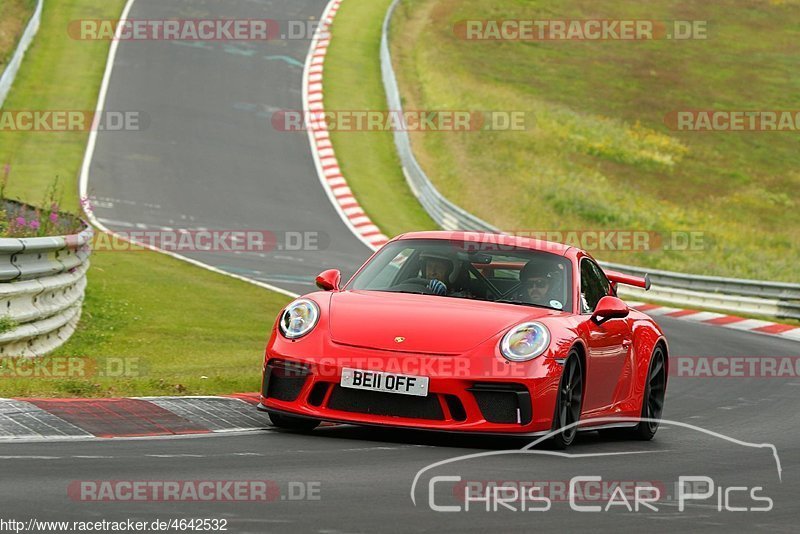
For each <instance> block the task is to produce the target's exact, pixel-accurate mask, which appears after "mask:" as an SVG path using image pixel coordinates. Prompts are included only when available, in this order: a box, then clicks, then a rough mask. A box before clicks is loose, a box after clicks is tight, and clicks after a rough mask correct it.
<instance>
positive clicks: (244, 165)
mask: <svg viewBox="0 0 800 534" xmlns="http://www.w3.org/2000/svg"><path fill="white" fill-rule="evenodd" d="M324 3H325V2H324V1H323V0H273V1H257V0H226V1H225V2H220V1H210V0H206V1H204V2H189V1H187V0H183V1H179V0H137V2H136V3H135V5H134V7H133V11H132V13H131V17H132V18H136V19H147V18H149V19H156V18H173V17H175V18H202V17H206V16H208V17H213V16H218V15H220V16H221V15H224V16H225V17H231V18H248V17H252V18H265V17H270V18H276V19H308V18H309V17H318V16H319V14H320V13H321V11H322V9H323V7H324ZM307 47H308V41H299V40H298V41H274V42H268V43H266V44H264V43H258V44H255V43H246V44H242V45H239V44H236V45H229V44H223V43H205V44H203V45H202V46H201V45H195V46H187V45H186V44H185V43H184V44H177V43H170V42H136V43H122V44H121V46H120V48H119V52H118V54H117V59H116V68H115V70H114V74H113V76H112V79H111V86H110V88H109V95H108V99H107V101H106V109H111V110H114V109H116V110H142V111H146V112H147V113H148V114H149V115H150V118H151V121H150V123H149V125H148V128H147V129H146V130H144V131H142V132H140V133H132V132H124V133H122V132H116V133H112V132H109V133H103V134H101V135H100V136H99V138H98V143H97V149H96V152H95V158H94V161H93V163H92V167H91V175H90V180H89V187H90V192H91V194H92V195H94V196H96V197H97V198H98V199H99V202H97V203H96V206H95V208H94V209H95V215H96V216H97V217H98V218H100V219H101V221H102V222H103V223H104V224H106V226H108V227H110V228H112V229H115V230H120V231H129V230H131V229H136V228H138V229H144V228H155V229H157V228H161V227H170V228H187V229H194V228H209V229H267V230H270V231H274V232H276V233H280V232H285V231H316V232H324V233H325V235H326V236H327V243H326V248H325V250H320V251H293V252H285V251H275V252H274V253H267V254H264V255H263V257H262V256H259V255H258V254H251V253H241V254H233V253H218V252H217V253H207V254H199V253H195V254H190V256H191V257H193V258H195V259H198V260H201V261H204V262H206V263H208V264H210V265H214V266H217V267H219V268H221V269H224V270H228V271H230V272H234V273H236V274H242V275H244V276H249V277H252V278H254V279H258V280H262V281H266V282H268V283H270V284H273V285H276V286H278V287H281V288H285V289H287V290H290V291H294V292H298V293H302V292H304V291H308V290H309V289H310V288H311V287H312V282H311V280H312V277H313V275H315V274H317V273H318V272H319V271H321V270H323V269H325V268H331V267H340V268H342V270H343V271H344V273H345V275H348V274H349V273H352V272H353V271H354V269H355V268H356V267H357V266H358V265H360V264H361V263H362V261H363V260H364V259H365V258H366V257H367V255H368V254H369V250H368V249H367V248H366V247H365V246H364V245H363V244H361V242H360V241H359V240H358V239H356V238H355V237H354V236H353V235H352V234H351V233H350V232H349V230H348V229H347V227H346V226H345V225H344V224H343V223H342V222H341V221H340V220H339V218H338V216H337V214H336V212H335V211H334V209H333V208H332V207H331V206H330V204H329V201H328V199H327V197H326V196H325V194H324V192H323V190H322V188H321V186H320V184H319V181H318V178H317V176H316V174H315V169H314V166H313V162H312V158H311V155H310V152H309V148H308V140H307V137H306V136H305V134H303V133H300V134H287V133H281V132H276V131H275V130H273V129H272V127H271V125H270V123H269V119H268V114H269V112H270V110H273V109H298V108H299V107H300V99H301V97H300V80H301V73H302V68H301V67H300V64H301V63H302V62H303V61H304V58H305V54H306V50H307ZM267 58H269V59H267ZM255 290H257V289H254V291H255ZM271 320H272V318H265V330H266V329H267V328H268V326H267V325H268V323H269V322H270V321H271ZM659 322H660V323H661V324H662V326H663V328H664V329H665V331H666V333H667V336H668V339H669V341H670V349H671V356H672V357H673V358H675V357H679V356H723V357H735V356H795V357H798V356H800V343H797V342H793V341H790V340H784V339H780V338H777V337H771V336H767V335H760V334H755V333H748V332H739V331H735V330H729V329H724V328H718V327H711V326H705V325H699V324H694V323H691V322H687V321H680V320H675V319H667V318H664V319H662V320H660V321H659ZM798 414H800V378H796V377H795V378H766V377H763V378H719V377H717V378H684V377H671V378H670V383H669V386H668V395H667V402H666V408H665V412H664V418H665V419H667V420H672V421H678V422H682V423H686V424H690V425H696V426H698V427H702V428H703V429H706V430H710V431H713V432H715V433H718V434H721V435H724V436H729V437H731V438H735V439H736V440H740V442H748V443H755V444H762V443H769V444H773V445H774V446H775V447H776V449H777V453H778V457H779V460H780V467H781V469H782V471H781V472H780V475H779V471H778V469H777V464H776V460H775V458H774V457H773V455H772V452H771V450H770V449H769V448H763V447H762V448H756V447H752V446H748V445H746V444H743V443H734V442H732V441H729V440H726V439H724V438H722V437H719V436H713V435H710V434H707V433H703V432H701V431H698V430H696V429H692V428H686V427H683V426H680V425H675V424H664V425H663V427H662V428H661V429H660V430H659V433H658V435H657V436H656V439H655V440H654V441H652V442H645V443H642V442H629V441H622V440H615V439H613V438H608V437H600V436H598V435H597V434H596V433H587V434H584V435H582V436H581V437H580V438H579V440H578V442H577V443H576V444H575V445H574V446H573V447H572V448H571V449H570V450H569V453H570V454H573V455H586V454H593V453H612V454H608V455H605V456H595V457H580V456H578V457H562V456H554V455H552V454H547V452H548V450H547V449H546V448H541V447H538V448H536V449H535V450H536V451H541V453H533V454H521V453H517V454H508V455H496V456H492V457H486V458H477V459H465V460H464V461H462V462H456V463H453V464H448V466H441V467H439V468H436V469H434V470H432V471H428V472H426V473H423V474H422V475H421V477H420V482H419V483H418V485H417V487H416V490H415V498H416V505H415V504H414V503H413V502H412V499H411V489H412V482H413V481H414V478H415V475H416V474H417V472H418V471H419V470H420V469H423V468H425V467H426V466H428V465H429V464H431V463H434V462H438V461H441V460H446V459H449V458H453V457H456V456H461V455H466V454H474V453H481V452H486V451H502V450H506V449H519V448H520V447H522V446H523V445H525V444H526V443H528V441H526V440H524V439H522V440H521V439H511V438H497V437H469V436H455V435H447V434H437V433H424V432H408V431H402V432H401V431H395V430H384V429H364V428H357V427H349V426H338V427H323V428H320V429H318V430H316V431H314V432H313V433H311V434H292V433H287V432H282V431H264V432H258V433H247V434H228V435H224V434H223V435H214V436H202V437H191V438H174V439H133V440H106V441H102V440H98V441H86V442H68V441H64V442H57V443H18V444H14V443H10V444H9V443H5V444H2V445H0V473H2V475H0V476H2V482H3V483H2V484H0V502H2V503H3V508H4V510H6V512H7V513H5V514H4V515H5V516H6V517H13V518H16V519H18V520H27V519H28V518H31V517H36V518H37V519H39V520H76V521H88V520H101V519H107V520H122V519H133V520H142V521H152V520H154V519H165V520H168V519H175V518H213V519H226V520H227V521H228V525H227V526H228V531H230V532H237V533H239V532H296V531H301V532H328V533H336V532H375V531H390V532H414V531H442V530H448V531H450V530H452V531H476V532H477V531H480V532H483V531H488V532H494V531H500V532H505V531H511V530H519V531H523V530H524V531H538V530H544V529H547V530H556V529H559V530H563V531H567V532H569V531H577V530H578V529H587V530H589V529H592V530H594V529H597V530H612V529H613V530H632V529H647V530H648V531H667V530H669V531H675V530H687V531H695V530H698V531H719V530H731V529H736V530H737V531H738V530H743V529H744V530H755V529H758V530H769V531H773V532H796V531H797V530H798V525H797V522H798V518H799V517H800V514H798V512H797V503H796V500H797V495H798V494H800V482H799V480H800V445H799V444H798V440H797V432H798V431H797V429H798V428H800V415H798ZM551 452H552V451H551ZM433 474H436V475H448V476H449V475H458V476H461V477H462V480H477V481H486V480H539V481H543V480H544V481H550V482H552V483H554V484H557V483H559V482H561V483H564V482H566V483H568V482H569V480H570V479H571V478H572V477H574V476H589V475H598V476H601V477H602V478H603V480H604V481H651V482H654V483H655V485H658V486H659V487H660V488H663V490H664V492H665V493H666V494H669V495H670V498H669V499H665V500H664V501H662V502H661V503H659V504H658V505H657V506H658V511H652V510H645V509H643V510H640V511H639V512H635V511H634V512H628V511H626V510H624V509H623V508H621V507H616V508H617V511H612V512H608V513H602V512H578V511H575V510H573V509H571V507H570V506H569V504H568V503H567V502H564V501H563V500H558V499H553V502H552V507H551V509H549V510H548V511H541V512H530V511H528V512H522V511H511V510H507V509H504V508H503V507H502V506H500V507H499V509H498V510H497V511H488V512H487V511H486V510H485V508H482V507H483V506H485V505H484V504H482V503H480V502H477V503H473V507H472V508H471V510H470V511H468V512H441V511H439V512H437V511H432V510H431V509H430V507H429V497H430V492H429V491H428V489H429V487H430V486H429V481H430V478H431V475H433ZM679 476H708V477H711V478H712V479H713V480H714V481H715V483H716V484H717V486H718V487H717V488H716V490H717V491H716V492H715V493H714V496H713V497H711V498H709V499H707V500H704V501H702V502H699V501H697V502H694V501H693V502H692V503H691V504H690V505H689V506H688V507H687V508H686V509H685V510H680V509H679V507H678V503H677V501H676V496H675V488H674V484H675V483H676V482H677V481H678V477H679ZM218 479H219V480H222V479H224V480H271V481H274V482H275V483H276V484H277V486H278V487H279V488H280V496H278V494H274V495H273V497H274V500H272V502H267V503H264V502H236V503H232V502H204V503H192V502H178V503H175V502H152V501H148V502H141V501H139V502H130V501H117V502H92V501H81V500H80V499H76V498H75V496H74V493H71V492H69V490H68V488H70V484H71V483H74V482H75V481H85V480H172V481H176V480H178V481H186V480H218ZM719 486H722V487H723V488H731V487H746V488H748V489H747V492H748V493H749V491H750V490H751V489H752V488H754V487H761V488H762V489H761V490H757V493H758V495H766V496H769V497H770V498H771V499H772V500H773V501H774V508H773V509H772V510H771V511H768V512H751V513H744V512H741V511H727V510H725V511H719V510H718V509H719V508H720V507H724V505H725V504H727V505H728V506H743V507H757V506H761V505H763V502H761V501H756V500H753V499H751V498H747V497H746V496H745V497H742V496H743V495H745V494H744V493H742V492H736V493H733V494H731V495H733V497H731V498H730V499H728V497H726V493H725V491H724V489H723V490H720V488H719ZM436 487H438V488H444V489H437V490H436V493H435V495H434V497H435V498H434V501H435V503H437V504H448V505H458V504H459V501H458V499H454V495H455V493H454V489H453V486H452V484H451V485H450V486H447V484H441V485H439V486H436ZM298 488H299V489H298ZM448 488H449V490H448ZM309 493H310V494H311V495H312V496H313V497H314V498H312V499H308V498H303V497H308V496H309ZM317 496H318V498H316V497H317ZM718 496H720V497H719V498H720V499H721V500H719V501H718ZM294 497H297V498H298V500H295V499H294ZM720 502H723V504H720ZM462 507H463V503H462Z"/></svg>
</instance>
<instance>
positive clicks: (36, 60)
mask: <svg viewBox="0 0 800 534" xmlns="http://www.w3.org/2000/svg"><path fill="white" fill-rule="evenodd" d="M123 4H124V1H123V0H65V1H61V2H46V3H45V8H44V13H43V20H42V26H41V28H40V30H39V33H38V34H37V37H36V39H35V41H34V43H33V45H32V47H31V49H30V50H29V52H28V55H26V59H25V62H24V64H23V66H22V69H21V70H20V73H19V76H18V78H17V82H16V83H15V85H14V88H13V90H12V92H11V94H10V95H9V98H8V100H7V101H6V106H5V109H33V110H53V109H56V110H65V109H67V110H69V109H72V110H91V109H94V107H95V105H96V99H97V93H98V90H99V87H100V83H101V80H102V76H103V71H104V69H105V63H106V56H107V53H108V43H107V42H88V41H86V42H80V41H73V40H71V39H69V37H68V36H67V33H66V28H67V24H68V22H69V21H71V20H75V19H79V18H92V19H115V18H118V17H119V14H120V12H121V10H122V7H123ZM2 135H3V142H2V146H0V165H1V164H4V163H10V164H11V167H12V172H11V177H10V181H9V184H8V188H7V190H6V195H7V196H9V197H16V198H18V199H20V200H23V201H27V202H30V203H33V204H41V202H42V198H44V197H45V195H46V192H47V189H48V187H49V186H50V185H51V184H52V183H53V180H54V179H55V177H56V176H59V177H60V183H61V184H62V185H63V186H64V190H65V199H64V202H63V203H62V206H66V207H67V208H71V209H72V211H74V212H77V210H78V197H77V196H78V193H77V190H78V187H77V178H78V172H79V168H80V165H81V162H82V158H83V151H84V148H85V145H86V138H87V134H85V133H41V132H4V133H3V134H2ZM88 276H89V286H88V289H87V292H86V302H85V304H84V308H83V317H82V319H81V322H80V324H79V326H78V329H77V331H76V333H75V334H74V335H73V337H72V338H71V339H70V341H68V342H67V343H66V344H65V345H64V346H63V347H61V348H60V349H58V350H57V351H56V352H55V353H54V356H78V357H85V358H88V359H89V360H91V361H96V362H97V366H96V367H94V368H95V369H97V370H98V371H103V370H106V371H108V369H106V368H105V367H104V365H105V363H104V362H107V361H108V359H109V358H111V359H115V360H116V361H119V362H122V363H124V364H125V369H126V373H125V375H126V376H116V375H115V376H108V373H106V376H100V374H95V373H90V376H85V377H73V378H69V379H57V380H56V379H41V378H9V377H8V376H7V375H5V376H3V375H2V373H0V396H5V397H8V396H34V395H35V396H80V397H84V396H118V395H161V394H198V395H199V394H216V393H231V392H241V391H255V390H256V388H257V387H258V381H259V367H260V364H261V361H262V357H263V350H264V346H265V342H266V338H267V335H268V333H269V332H268V331H269V328H270V327H271V325H272V321H273V319H274V317H275V316H276V315H277V313H278V311H279V310H280V308H281V307H282V306H283V305H285V303H286V302H287V301H288V300H289V299H288V298H287V297H285V296H283V295H280V294H275V293H271V292H268V291H264V290H261V289H258V288H255V287H254V286H252V285H250V284H247V283H245V282H241V281H238V280H234V279H232V278H228V277H225V276H222V275H218V274H214V273H210V272H207V271H204V270H202V269H198V268H196V267H193V266H191V265H188V264H186V263H183V262H181V261H179V260H176V259H173V258H170V257H167V256H164V255H161V254H158V253H155V252H147V251H141V252H103V253H97V254H95V255H93V256H92V267H91V269H90V271H89V275H88ZM1 370H2V369H0V371H1ZM202 377H206V378H202Z"/></svg>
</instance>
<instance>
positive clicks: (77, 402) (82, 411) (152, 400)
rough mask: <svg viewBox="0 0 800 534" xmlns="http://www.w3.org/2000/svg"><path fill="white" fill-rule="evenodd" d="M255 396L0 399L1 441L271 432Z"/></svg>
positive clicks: (267, 420)
mask: <svg viewBox="0 0 800 534" xmlns="http://www.w3.org/2000/svg"><path fill="white" fill-rule="evenodd" d="M257 402H258V395H257V394H242V395H231V396H222V397H213V396H201V397H141V398H118V399H44V398H43V399H34V398H30V399H0V442H3V441H57V440H74V439H97V438H137V437H158V436H184V435H191V434H212V433H218V432H243V431H254V430H263V429H267V428H270V424H269V419H268V418H267V416H266V414H263V413H261V412H259V411H257V410H256V408H255V404H256V403H257Z"/></svg>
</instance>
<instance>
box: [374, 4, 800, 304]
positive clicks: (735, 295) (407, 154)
mask: <svg viewBox="0 0 800 534" xmlns="http://www.w3.org/2000/svg"><path fill="white" fill-rule="evenodd" d="M400 1H401V0H394V2H392V5H391V6H390V7H389V10H388V11H387V13H386V17H385V18H384V21H383V32H382V36H381V49H380V55H381V72H382V75H383V85H384V89H385V90H386V100H387V103H388V109H390V110H392V111H402V109H403V105H402V100H401V97H400V89H399V87H398V84H397V76H396V75H395V72H394V67H393V65H392V56H391V52H390V49H389V27H390V25H391V20H392V15H393V14H394V11H395V8H396V7H397V5H398V4H399V3H400ZM394 142H395V145H396V147H397V152H398V154H399V156H400V162H401V164H402V166H403V174H404V175H405V177H406V182H407V183H408V185H409V187H410V188H411V191H412V192H413V193H414V195H415V196H416V197H417V200H418V201H419V202H420V204H422V206H423V208H425V211H427V212H428V214H429V215H430V216H431V218H432V219H433V220H434V221H435V222H436V223H437V224H438V225H439V226H440V227H442V228H443V229H445V230H476V231H483V232H497V233H502V232H501V230H500V229H499V228H497V227H495V226H492V225H491V224H489V223H487V222H486V221H484V220H482V219H480V218H478V217H476V216H475V215H473V214H471V213H469V212H467V211H466V210H464V209H463V208H461V207H459V206H456V205H455V204H453V203H452V202H450V201H449V200H447V198H445V197H444V195H442V194H441V193H440V192H439V191H438V190H437V189H436V187H435V186H434V185H433V183H431V181H430V179H429V178H428V176H427V175H426V174H425V171H423V170H422V167H421V166H420V165H419V162H418V161H417V159H416V158H415V157H414V153H413V151H412V148H411V140H410V138H409V136H408V133H407V132H406V131H404V129H402V128H398V129H397V130H395V132H394ZM600 265H601V266H603V267H607V268H609V269H613V270H615V271H620V272H623V273H628V274H636V275H643V274H645V273H649V274H650V278H651V281H652V286H651V289H650V291H648V292H647V293H645V292H644V291H641V290H635V289H631V288H624V289H622V291H621V292H620V294H621V295H622V296H625V297H632V298H641V299H645V300H653V301H657V302H663V303H667V304H677V305H682V306H689V307H698V308H702V309H710V310H719V311H724V312H735V313H748V314H755V315H767V316H771V317H778V318H786V319H800V284H790V283H782V282H765V281H758V280H744V279H736V278H722V277H716V276H700V275H693V274H683V273H675V272H669V271H658V270H656V271H654V270H649V269H644V268H642V267H634V266H631V265H620V264H616V263H607V262H600Z"/></svg>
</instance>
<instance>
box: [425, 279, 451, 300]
mask: <svg viewBox="0 0 800 534" xmlns="http://www.w3.org/2000/svg"><path fill="white" fill-rule="evenodd" d="M427 289H428V291H430V292H431V293H433V294H434V295H439V296H444V295H447V286H446V285H444V282H442V281H440V280H437V279H436V278H434V279H433V280H431V281H430V282H428V287H427Z"/></svg>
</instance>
